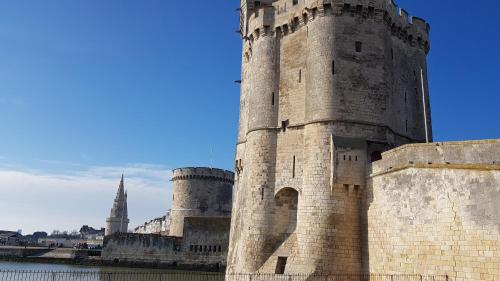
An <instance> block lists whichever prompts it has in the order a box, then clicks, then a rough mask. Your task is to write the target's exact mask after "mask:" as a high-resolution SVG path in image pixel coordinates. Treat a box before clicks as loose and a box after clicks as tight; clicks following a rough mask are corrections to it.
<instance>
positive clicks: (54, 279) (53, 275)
mask: <svg viewBox="0 0 500 281" xmlns="http://www.w3.org/2000/svg"><path fill="white" fill-rule="evenodd" d="M52 281H56V273H55V272H52Z"/></svg>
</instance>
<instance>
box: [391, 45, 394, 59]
mask: <svg viewBox="0 0 500 281" xmlns="http://www.w3.org/2000/svg"><path fill="white" fill-rule="evenodd" d="M391 58H392V60H394V49H393V48H391Z"/></svg>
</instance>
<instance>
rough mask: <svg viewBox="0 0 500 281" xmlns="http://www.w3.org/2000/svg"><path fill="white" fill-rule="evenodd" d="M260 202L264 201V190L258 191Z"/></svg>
mask: <svg viewBox="0 0 500 281" xmlns="http://www.w3.org/2000/svg"><path fill="white" fill-rule="evenodd" d="M260 200H264V188H261V189H260Z"/></svg>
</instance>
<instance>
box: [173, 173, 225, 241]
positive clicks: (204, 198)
mask: <svg viewBox="0 0 500 281" xmlns="http://www.w3.org/2000/svg"><path fill="white" fill-rule="evenodd" d="M172 182H173V200H172V210H171V212H170V230H169V235H170V236H177V237H182V236H183V230H184V218H185V217H230V216H231V197H232V189H233V183H234V173H233V172H229V171H224V170H220V169H212V168H180V169H175V170H174V171H173V175H172Z"/></svg>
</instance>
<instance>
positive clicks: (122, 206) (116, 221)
mask: <svg viewBox="0 0 500 281" xmlns="http://www.w3.org/2000/svg"><path fill="white" fill-rule="evenodd" d="M128 223H129V219H128V211H127V192H126V191H125V185H124V182H123V175H122V180H121V181H120V186H119V187H118V192H117V193H116V198H115V201H114V203H113V207H112V208H111V214H110V216H109V218H108V219H107V220H106V231H105V235H106V236H108V235H111V234H113V233H126V232H127V229H128Z"/></svg>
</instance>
